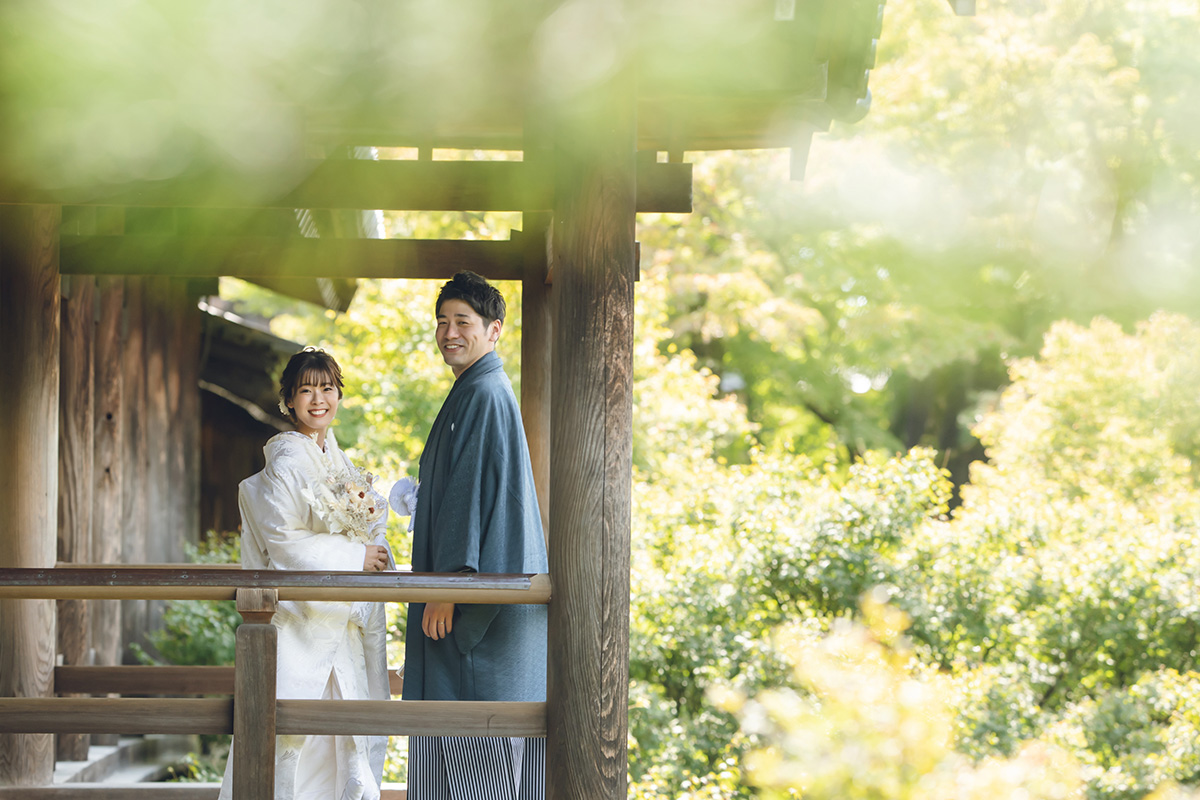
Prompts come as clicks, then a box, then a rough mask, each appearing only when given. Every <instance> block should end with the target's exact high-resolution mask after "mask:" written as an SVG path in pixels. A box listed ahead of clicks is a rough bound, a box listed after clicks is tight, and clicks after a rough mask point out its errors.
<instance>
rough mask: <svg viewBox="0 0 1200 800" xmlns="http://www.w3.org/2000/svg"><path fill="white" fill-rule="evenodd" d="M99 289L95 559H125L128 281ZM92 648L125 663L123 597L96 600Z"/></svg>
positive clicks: (105, 739)
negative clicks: (124, 341) (124, 348)
mask: <svg viewBox="0 0 1200 800" xmlns="http://www.w3.org/2000/svg"><path fill="white" fill-rule="evenodd" d="M97 289H98V292H99V295H100V306H99V307H100V311H99V315H98V317H97V320H96V337H95V349H94V352H95V359H96V364H95V375H94V377H95V381H96V384H95V395H94V401H95V412H96V413H95V417H94V424H93V435H94V444H93V476H94V478H95V484H94V486H93V489H92V561H93V562H94V563H97V564H117V563H120V562H121V531H122V529H123V527H124V521H123V519H122V516H121V515H122V495H121V491H122V487H123V485H124V467H123V465H124V462H125V460H124V453H125V443H124V438H123V433H124V430H125V427H124V411H123V408H122V401H123V397H124V380H123V375H122V373H123V371H124V370H123V369H122V363H121V345H122V341H121V324H122V320H123V318H124V312H125V308H124V306H125V283H124V280H123V279H122V278H119V277H102V278H100V279H99V282H98V284H97ZM91 608H92V615H91V616H92V650H93V651H94V652H95V663H97V664H99V665H102V666H114V665H116V664H120V663H121V601H120V600H93V601H91ZM92 743H93V744H97V745H115V744H116V743H117V735H116V734H111V733H103V734H92Z"/></svg>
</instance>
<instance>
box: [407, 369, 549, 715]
mask: <svg viewBox="0 0 1200 800" xmlns="http://www.w3.org/2000/svg"><path fill="white" fill-rule="evenodd" d="M420 481H421V483H420V489H419V493H418V499H417V510H416V518H415V521H414V525H413V553H412V568H413V571H414V572H483V573H488V572H493V573H495V572H509V573H535V572H546V571H547V570H548V566H547V560H546V545H545V539H544V538H543V534H542V522H541V515H540V513H539V511H538V505H537V495H536V493H535V490H534V485H533V471H532V469H531V467H530V463H529V448H528V445H527V444H526V442H525V430H524V428H523V427H522V425H521V414H520V410H519V408H518V406H517V399H516V397H515V396H514V395H513V390H512V385H511V384H510V383H509V380H508V376H507V375H505V373H504V369H503V365H502V364H501V362H500V357H499V356H497V355H496V354H495V353H494V352H493V353H488V354H487V355H484V356H483V357H482V358H480V359H479V360H478V361H476V362H475V363H474V364H472V365H471V366H470V367H468V368H467V369H466V371H465V372H463V373H462V374H461V375H460V376H459V377H458V380H456V381H455V383H454V387H453V388H452V389H451V390H450V393H449V394H448V395H447V396H446V400H445V402H444V403H443V404H442V409H441V411H440V412H438V416H437V419H436V420H435V421H434V423H433V428H432V430H430V432H429V439H428V440H427V441H426V443H425V450H424V452H423V453H422V454H421V465H420ZM424 613H425V605H424V603H412V604H410V605H409V609H408V633H407V636H406V639H405V648H404V695H403V697H404V699H405V700H525V701H544V700H545V699H546V607H545V606H544V605H532V606H531V605H481V604H474V605H471V604H458V605H456V606H455V609H454V623H453V626H452V627H453V630H452V632H451V634H450V635H449V636H447V637H446V638H444V639H441V640H438V641H434V640H433V639H430V638H429V637H427V636H425V635H424V633H422V631H421V618H422V616H423V614H424Z"/></svg>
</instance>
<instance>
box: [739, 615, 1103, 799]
mask: <svg viewBox="0 0 1200 800" xmlns="http://www.w3.org/2000/svg"><path fill="white" fill-rule="evenodd" d="M864 611H865V624H863V625H858V624H846V623H843V624H839V625H837V626H836V627H835V628H834V629H833V630H832V631H831V632H830V633H829V634H827V635H825V636H821V637H814V636H812V635H811V634H807V633H805V632H802V631H800V632H793V633H792V634H790V635H789V639H790V643H789V645H788V652H789V656H790V659H791V662H792V664H793V670H794V671H793V685H792V686H789V687H782V688H779V689H775V690H771V691H766V692H762V693H760V694H759V695H758V696H757V697H755V698H752V699H751V700H749V701H748V702H747V701H746V700H745V698H742V697H738V696H736V695H733V696H727V697H725V698H723V700H724V702H725V703H726V704H727V705H730V706H732V707H735V708H737V709H738V711H739V716H740V718H741V720H742V724H743V726H744V727H745V728H747V729H749V730H753V731H756V732H757V733H758V734H759V735H760V737H761V740H762V745H761V746H760V747H759V748H758V749H757V750H756V751H755V752H754V753H753V754H752V755H751V757H750V758H749V771H750V775H751V779H752V781H753V783H754V784H755V785H757V786H759V787H761V796H762V797H766V798H776V797H779V798H784V797H805V798H812V799H813V800H824V799H825V798H828V800H857V799H858V798H862V800H876V798H895V800H908V799H909V798H912V799H913V800H916V798H920V800H939V799H944V800H972V799H973V798H978V800H985V798H986V799H988V800H990V798H995V797H1026V798H1044V800H1052V799H1056V798H1064V797H1072V796H1078V791H1079V785H1080V780H1079V770H1078V768H1077V767H1076V766H1075V765H1074V763H1073V761H1072V759H1071V757H1070V756H1069V755H1068V753H1067V752H1066V751H1065V750H1063V749H1061V748H1052V747H1046V746H1032V747H1030V748H1027V749H1026V750H1024V751H1023V752H1021V753H1020V754H1018V755H1017V756H1015V757H1014V758H1011V759H985V760H982V761H979V762H972V761H970V760H968V759H965V758H963V757H962V756H961V755H959V754H958V753H956V752H955V751H954V749H953V747H952V742H953V736H952V730H953V723H952V720H953V716H954V709H953V708H951V707H950V706H949V705H948V704H947V703H946V697H947V696H949V695H951V694H952V693H951V692H949V691H947V687H946V686H945V683H946V678H945V676H939V675H936V674H933V673H930V672H929V671H928V670H926V669H924V668H923V667H922V665H921V664H920V663H919V662H918V661H917V660H915V659H914V658H913V655H912V652H911V651H910V650H909V649H908V648H907V646H906V645H905V643H904V640H903V638H902V637H901V634H902V632H903V630H904V626H905V624H906V620H905V618H904V615H903V614H902V613H900V612H897V611H896V610H894V609H889V608H887V607H886V606H884V605H883V604H881V603H880V602H879V601H878V599H876V598H868V599H867V601H866V603H865V607H864Z"/></svg>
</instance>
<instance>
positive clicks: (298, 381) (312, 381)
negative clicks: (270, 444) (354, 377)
mask: <svg viewBox="0 0 1200 800" xmlns="http://www.w3.org/2000/svg"><path fill="white" fill-rule="evenodd" d="M326 383H332V384H333V385H334V386H336V387H337V390H338V397H339V398H340V397H341V396H342V369H341V367H339V366H338V363H337V362H336V361H334V360H333V356H331V355H329V353H326V352H325V351H324V350H318V349H317V348H315V347H306V348H304V349H303V350H301V351H300V352H299V353H296V354H295V355H294V356H292V357H291V358H289V359H288V363H287V366H286V367H284V368H283V375H282V376H281V377H280V378H279V410H280V411H282V412H283V413H285V414H287V415H288V416H289V417H290V418H291V419H292V421H293V422H295V420H296V412H295V411H293V410H292V408H291V406H290V405H289V403H290V402H291V400H292V398H293V397H294V396H295V394H296V387H297V386H303V385H305V384H309V385H310V386H320V385H322V384H326Z"/></svg>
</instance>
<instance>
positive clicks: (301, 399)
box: [290, 383, 341, 436]
mask: <svg viewBox="0 0 1200 800" xmlns="http://www.w3.org/2000/svg"><path fill="white" fill-rule="evenodd" d="M340 399H341V398H339V397H338V387H337V386H336V385H334V384H332V383H316V384H312V383H302V384H300V385H299V386H297V387H296V392H295V394H293V395H292V402H291V403H290V405H291V407H292V411H293V412H294V413H295V414H296V429H297V430H299V431H300V432H301V433H303V434H305V435H307V436H312V435H313V434H314V433H324V432H325V431H326V430H328V429H329V426H330V425H332V424H333V418H334V416H335V415H336V414H337V409H338V401H339V400H340Z"/></svg>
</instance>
